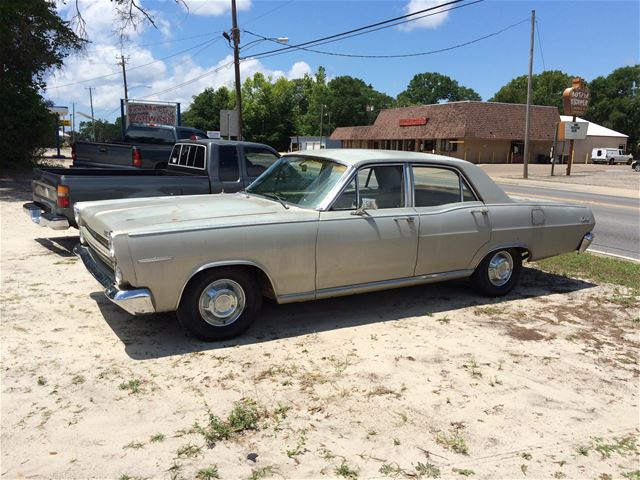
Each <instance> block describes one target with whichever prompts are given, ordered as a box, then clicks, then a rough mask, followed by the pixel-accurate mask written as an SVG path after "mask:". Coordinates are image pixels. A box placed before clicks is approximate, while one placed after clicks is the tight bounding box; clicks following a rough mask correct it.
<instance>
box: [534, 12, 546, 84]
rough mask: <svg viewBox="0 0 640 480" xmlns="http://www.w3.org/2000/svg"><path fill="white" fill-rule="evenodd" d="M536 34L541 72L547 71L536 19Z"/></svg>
mask: <svg viewBox="0 0 640 480" xmlns="http://www.w3.org/2000/svg"><path fill="white" fill-rule="evenodd" d="M536 33H537V34H538V48H540V58H541V59H542V71H543V72H544V71H546V70H547V66H546V65H545V64H544V52H543V51H542V42H541V41H540V25H538V19H537V18H536Z"/></svg>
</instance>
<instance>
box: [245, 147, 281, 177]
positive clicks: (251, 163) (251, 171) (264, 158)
mask: <svg viewBox="0 0 640 480" xmlns="http://www.w3.org/2000/svg"><path fill="white" fill-rule="evenodd" d="M276 160H278V156H277V155H276V154H275V153H273V152H272V151H270V150H266V149H264V148H255V147H251V148H245V149H244V161H245V166H246V168H247V175H248V176H250V177H258V176H260V175H261V174H262V172H264V171H265V170H266V169H267V168H269V167H270V166H271V165H273V164H274V163H275V161H276Z"/></svg>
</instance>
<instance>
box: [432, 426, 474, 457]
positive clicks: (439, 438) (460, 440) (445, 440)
mask: <svg viewBox="0 0 640 480" xmlns="http://www.w3.org/2000/svg"><path fill="white" fill-rule="evenodd" d="M460 430H461V429H460V428H452V429H451V432H450V433H449V434H447V433H444V432H440V433H438V435H436V443H438V444H440V445H442V446H443V447H444V448H446V449H448V450H451V451H453V452H456V453H460V454H462V455H469V448H468V447H467V442H466V441H465V439H464V437H463V436H462V434H461V433H460Z"/></svg>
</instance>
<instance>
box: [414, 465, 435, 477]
mask: <svg viewBox="0 0 640 480" xmlns="http://www.w3.org/2000/svg"><path fill="white" fill-rule="evenodd" d="M415 469H416V472H418V473H419V474H420V475H423V476H425V477H427V478H438V477H439V476H440V469H439V468H438V467H436V466H435V465H433V464H432V463H429V462H427V463H422V462H418V464H417V465H416V466H415Z"/></svg>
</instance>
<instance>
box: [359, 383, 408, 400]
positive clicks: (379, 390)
mask: <svg viewBox="0 0 640 480" xmlns="http://www.w3.org/2000/svg"><path fill="white" fill-rule="evenodd" d="M378 395H393V396H394V397H396V398H400V397H402V394H401V393H400V392H396V391H395V390H391V389H390V388H389V387H385V386H384V385H379V386H377V387H376V388H374V389H373V390H369V391H368V392H367V397H373V396H378Z"/></svg>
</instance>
